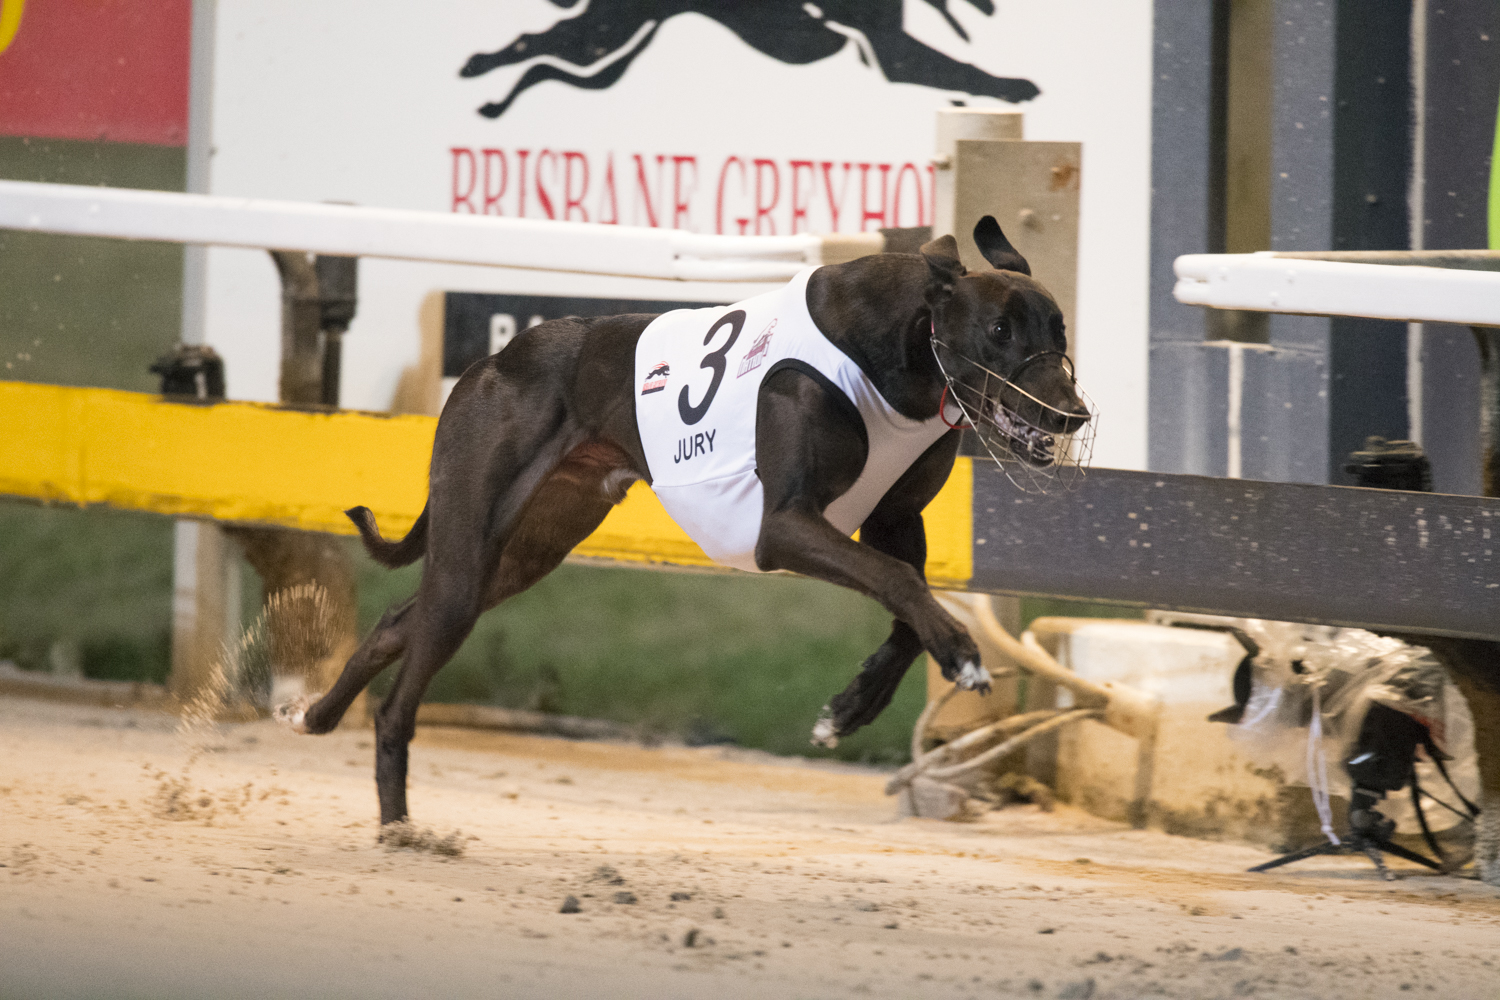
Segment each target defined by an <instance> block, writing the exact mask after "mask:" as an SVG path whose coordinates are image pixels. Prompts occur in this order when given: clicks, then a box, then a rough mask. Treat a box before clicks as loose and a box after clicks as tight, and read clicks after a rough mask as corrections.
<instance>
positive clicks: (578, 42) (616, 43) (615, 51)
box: [459, 0, 1041, 118]
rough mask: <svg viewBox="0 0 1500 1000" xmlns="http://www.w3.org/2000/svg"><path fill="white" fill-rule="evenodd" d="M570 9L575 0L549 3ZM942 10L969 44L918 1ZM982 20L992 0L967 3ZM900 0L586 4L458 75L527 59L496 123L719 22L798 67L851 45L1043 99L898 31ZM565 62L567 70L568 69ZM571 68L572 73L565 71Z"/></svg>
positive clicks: (918, 76)
mask: <svg viewBox="0 0 1500 1000" xmlns="http://www.w3.org/2000/svg"><path fill="white" fill-rule="evenodd" d="M551 2H552V3H553V4H554V5H556V6H558V7H562V8H564V9H569V8H572V7H574V6H576V5H577V3H578V0H551ZM922 2H923V3H926V4H927V5H928V6H930V7H933V8H936V9H937V11H938V12H939V13H940V14H942V15H943V17H944V19H946V20H947V22H948V25H949V27H951V28H952V29H953V30H954V31H955V32H957V33H958V36H959V37H960V38H962V39H963V40H964V41H965V42H967V41H968V40H969V35H968V32H966V31H964V29H963V25H961V24H959V22H958V20H957V19H956V18H955V17H954V16H953V14H952V13H951V12H950V11H949V10H948V2H949V0H922ZM966 2H967V3H968V4H969V5H970V6H972V7H975V8H976V9H978V10H979V11H981V12H982V13H983V14H984V15H985V16H986V17H988V16H992V15H993V14H994V13H995V5H994V2H993V0H966ZM902 3H903V0H819V2H817V3H809V2H805V0H589V3H588V6H587V7H586V8H585V9H584V11H583V13H581V14H578V15H576V16H574V17H570V18H567V19H565V20H562V21H559V22H558V23H557V24H555V25H553V26H552V27H551V28H549V29H548V30H547V31H544V32H542V33H541V34H539V35H522V36H521V37H520V38H517V39H516V40H515V41H513V42H511V43H510V44H509V45H507V46H505V48H503V49H500V50H499V51H498V52H487V53H486V52H481V53H478V54H476V55H473V56H471V57H470V58H469V61H468V62H467V63H465V64H464V68H463V69H462V70H460V71H459V75H460V76H466V77H471V76H480V75H482V74H484V73H488V72H489V71H490V70H492V69H498V68H499V67H501V66H514V65H516V64H518V63H524V62H531V65H530V66H528V67H527V69H526V72H525V73H523V74H522V75H521V79H520V80H519V81H518V82H517V83H516V85H515V86H514V87H512V88H511V90H510V93H509V94H506V95H505V98H504V99H503V100H500V101H495V102H491V103H489V104H486V105H484V106H483V107H481V108H480V109H479V113H480V114H482V115H484V116H485V117H486V118H499V117H500V116H501V115H503V114H505V112H506V110H507V109H508V108H509V107H510V106H511V105H512V104H514V103H515V101H516V98H518V97H520V96H521V94H523V93H524V92H525V91H527V90H529V89H531V88H532V87H535V86H536V85H537V84H539V83H542V82H544V81H546V80H561V81H562V82H563V83H569V84H572V85H573V86H575V87H582V88H584V89H585V90H603V89H605V88H607V87H612V86H614V84H615V82H616V81H617V80H619V79H620V77H622V76H624V75H625V71H626V70H627V69H629V68H630V64H631V63H632V62H634V61H635V58H636V56H638V55H640V54H641V53H642V52H643V51H645V49H646V46H648V45H650V44H651V39H652V38H654V37H655V36H656V32H657V30H658V29H659V28H660V27H661V26H662V24H663V22H665V21H666V20H667V19H668V18H670V17H675V16H677V15H678V14H688V13H695V14H702V15H703V16H704V17H709V18H712V19H713V20H715V21H718V22H719V23H720V24H722V25H724V27H726V28H728V29H729V30H730V31H732V32H734V33H735V34H736V35H738V36H739V37H740V39H741V40H742V41H744V42H745V43H746V44H748V45H750V46H752V47H754V48H756V49H758V50H760V51H761V52H764V53H765V54H766V55H768V56H771V57H772V58H773V59H778V60H780V61H781V62H784V63H787V64H789V65H793V66H802V65H806V64H807V63H812V62H817V61H818V60H819V59H826V58H828V57H829V56H831V55H833V54H834V53H835V52H838V51H839V50H840V49H842V48H843V47H844V46H845V45H847V44H849V43H850V42H851V41H852V42H853V43H854V44H855V46H856V47H857V49H858V51H859V57H860V60H861V61H862V62H864V63H865V65H867V66H868V65H872V64H873V65H875V66H876V67H878V68H879V70H880V72H881V73H883V74H884V75H885V78H886V79H887V80H890V81H891V82H892V83H915V84H920V85H922V86H924V87H933V88H936V89H938V90H952V91H958V92H961V93H965V94H971V95H974V96H976V97H996V98H999V99H1000V100H1002V101H1009V102H1011V103H1013V104H1018V103H1020V102H1021V101H1029V100H1031V99H1032V98H1033V97H1035V96H1037V94H1039V93H1041V91H1040V90H1038V89H1037V87H1036V85H1035V84H1034V83H1032V82H1031V81H1030V80H1022V79H1016V78H1010V77H1002V76H991V75H990V74H989V73H986V72H985V71H984V70H982V69H980V68H979V67H977V66H972V65H970V64H969V63H965V62H959V61H958V60H957V59H953V58H952V57H950V56H947V55H945V54H944V53H942V52H939V51H938V50H937V49H934V48H931V47H929V46H927V45H924V44H923V43H922V42H920V41H918V40H917V39H915V38H913V37H912V36H910V35H908V34H907V33H906V32H905V31H903V30H902V23H901V12H902ZM563 64H566V65H563ZM569 67H571V68H569Z"/></svg>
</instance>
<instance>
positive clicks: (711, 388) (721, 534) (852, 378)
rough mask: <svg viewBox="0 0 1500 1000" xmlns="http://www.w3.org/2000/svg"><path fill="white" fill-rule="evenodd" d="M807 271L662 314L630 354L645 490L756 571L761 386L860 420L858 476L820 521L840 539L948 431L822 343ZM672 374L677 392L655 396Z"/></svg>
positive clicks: (708, 543) (712, 547)
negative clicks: (907, 410)
mask: <svg viewBox="0 0 1500 1000" xmlns="http://www.w3.org/2000/svg"><path fill="white" fill-rule="evenodd" d="M814 270H815V269H814V268H808V269H807V270H805V271H803V272H802V273H800V274H798V275H797V277H795V278H793V279H792V280H791V282H790V283H788V284H787V285H786V286H785V287H783V288H780V289H777V290H776V291H772V292H766V293H765V294H763V295H757V296H755V297H754V298H751V299H746V300H745V301H743V302H737V303H735V304H734V305H731V306H716V307H713V308H708V309H679V310H676V311H674V312H669V313H664V314H663V315H661V316H658V317H657V318H656V319H655V320H653V321H652V323H651V325H650V326H648V327H646V329H645V331H644V332H642V334H641V338H640V340H639V341H638V342H637V344H636V349H635V368H636V377H637V378H639V379H640V381H641V387H642V388H641V393H640V395H638V396H637V397H636V409H635V412H636V425H637V426H638V428H639V429H640V432H641V443H642V445H643V446H644V447H645V452H646V464H647V465H648V467H649V468H650V471H651V488H652V490H653V491H655V493H656V495H657V497H658V498H659V499H660V500H661V503H662V506H663V507H665V508H666V511H667V513H668V514H670V515H671V516H672V520H674V521H676V522H677V524H678V525H679V526H680V527H681V528H682V530H684V531H686V532H687V533H688V536H689V537H690V538H692V539H693V541H695V542H697V543H698V545H699V546H700V547H701V548H702V549H703V551H704V552H705V553H707V554H708V556H709V558H711V559H713V560H714V561H715V562H718V563H722V564H723V565H725V566H733V567H735V568H737V569H745V570H755V569H756V565H755V543H756V541H757V540H758V539H759V537H760V521H761V512H762V507H763V506H764V502H765V500H764V494H763V493H762V491H761V485H760V478H759V477H758V476H757V475H756V471H755V465H756V463H755V411H756V403H757V400H758V398H759V394H760V385H761V383H762V382H763V381H764V380H765V379H766V378H768V377H769V376H770V375H771V374H772V373H774V372H777V371H780V370H781V369H782V368H785V367H793V368H796V369H798V370H800V371H802V372H803V373H804V374H807V375H809V376H810V377H812V378H815V379H817V380H818V381H819V382H820V383H822V384H823V387H824V388H825V390H829V391H832V392H837V393H841V394H843V395H844V396H845V397H846V398H847V399H848V400H849V402H850V403H852V404H853V405H854V407H855V409H857V410H858V411H859V415H860V417H861V419H862V420H863V421H864V425H865V432H866V436H867V437H868V440H869V452H868V456H867V458H866V460H865V468H864V471H863V472H862V473H861V474H860V477H859V479H858V480H857V481H856V482H855V484H854V485H853V486H852V487H851V488H850V489H849V492H847V493H845V494H844V495H843V496H841V497H839V498H838V499H836V500H835V501H834V502H833V503H832V504H830V505H829V506H828V509H827V510H825V511H824V512H823V516H824V517H826V518H827V519H828V521H829V522H830V523H831V524H833V525H834V526H835V527H836V528H838V529H839V530H840V531H842V532H844V533H845V534H853V533H854V531H855V530H856V529H857V528H858V527H859V526H860V525H861V524H863V523H864V520H865V518H867V517H869V515H870V512H871V511H872V510H874V509H875V505H876V504H877V503H879V502H880V498H881V497H883V496H884V495H885V493H886V491H887V490H889V489H890V488H891V487H892V486H893V485H895V482H896V480H897V479H899V478H900V477H901V474H902V473H903V472H905V471H906V470H907V469H908V468H910V467H911V464H912V463H913V462H915V461H916V460H917V459H918V458H920V457H921V455H922V453H923V452H925V451H926V450H927V449H928V448H929V447H931V445H932V444H933V442H935V441H936V440H937V439H938V438H940V437H942V436H943V435H944V434H945V433H947V431H948V427H947V426H946V425H945V424H944V423H943V422H942V420H941V418H940V417H934V418H933V419H931V420H926V421H917V420H910V419H908V418H906V417H903V416H902V415H901V414H899V413H897V412H896V411H895V410H894V409H892V408H891V406H890V404H889V403H887V402H886V401H885V399H884V398H882V397H881V395H880V393H879V391H878V390H876V388H875V386H874V384H873V383H871V382H870V379H869V377H868V376H866V375H865V373H864V372H862V371H860V369H859V366H858V365H856V364H855V363H854V362H853V361H852V360H851V359H850V358H849V356H848V355H846V354H844V353H843V352H842V351H840V350H839V349H838V348H837V347H835V346H834V345H833V344H832V343H831V342H830V341H829V340H828V338H827V337H825V336H823V333H822V331H820V330H819V329H818V327H817V324H816V323H814V322H813V318H812V314H811V313H809V312H808V309H807V281H808V278H809V277H810V276H811V275H812V273H813V271H814ZM750 331H755V332H754V334H753V335H751V333H750ZM674 370H675V371H676V372H677V377H676V379H674V382H673V388H674V390H675V391H672V392H668V391H663V390H665V388H666V385H665V383H666V379H667V374H668V372H670V371H674ZM656 381H660V382H661V383H662V384H661V385H660V386H655V385H654V383H655V382H656ZM653 386H654V387H653Z"/></svg>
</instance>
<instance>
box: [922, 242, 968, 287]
mask: <svg viewBox="0 0 1500 1000" xmlns="http://www.w3.org/2000/svg"><path fill="white" fill-rule="evenodd" d="M920 252H921V254H922V259H923V260H925V261H927V277H928V283H929V285H930V286H932V290H934V291H939V292H942V293H944V294H946V293H948V292H951V291H953V283H954V282H955V281H957V280H958V279H959V278H961V277H963V274H964V265H963V262H962V261H960V260H959V259H958V241H957V240H955V239H954V238H953V237H952V236H951V235H950V236H939V237H938V238H937V239H935V240H932V241H931V242H929V243H924V244H922V249H921V251H920Z"/></svg>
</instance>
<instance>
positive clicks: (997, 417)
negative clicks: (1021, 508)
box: [933, 338, 1098, 493]
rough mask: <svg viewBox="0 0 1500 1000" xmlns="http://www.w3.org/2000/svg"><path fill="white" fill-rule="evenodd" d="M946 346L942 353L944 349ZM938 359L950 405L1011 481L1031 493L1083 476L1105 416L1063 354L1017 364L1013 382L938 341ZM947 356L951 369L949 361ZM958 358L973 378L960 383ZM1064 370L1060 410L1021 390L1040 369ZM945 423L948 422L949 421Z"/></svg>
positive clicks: (1064, 486) (1060, 486)
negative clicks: (1023, 380)
mask: <svg viewBox="0 0 1500 1000" xmlns="http://www.w3.org/2000/svg"><path fill="white" fill-rule="evenodd" d="M939 348H941V349H942V350H939ZM933 354H934V355H935V356H936V357H937V359H938V367H939V368H940V369H941V370H942V372H943V377H944V379H945V380H946V381H947V386H946V390H945V393H944V406H945V407H946V406H947V405H948V401H949V400H951V401H952V404H953V405H956V407H957V408H958V410H959V411H960V412H961V414H962V422H961V423H959V422H953V421H950V423H953V425H954V426H965V425H966V426H967V427H968V428H969V429H972V430H973V431H974V434H975V436H976V437H977V438H978V439H979V443H980V444H981V445H982V446H983V448H984V450H985V451H986V452H987V453H988V454H989V456H990V457H991V458H992V459H994V460H995V462H996V464H998V465H999V466H1000V468H1001V470H1002V471H1004V473H1005V475H1006V477H1007V478H1008V479H1009V480H1010V481H1011V482H1012V483H1014V484H1015V485H1016V486H1017V487H1018V488H1019V489H1021V490H1022V491H1023V492H1026V493H1048V492H1051V491H1055V490H1058V489H1063V490H1068V489H1072V488H1073V486H1074V485H1076V483H1077V481H1078V479H1079V478H1081V477H1082V476H1083V475H1084V472H1085V470H1086V469H1087V468H1088V465H1089V461H1090V460H1091V459H1092V458H1093V452H1094V433H1095V427H1096V426H1097V424H1098V411H1097V410H1096V409H1095V407H1094V406H1093V403H1092V401H1091V400H1090V399H1089V397H1088V394H1087V393H1085V392H1083V391H1082V390H1081V389H1079V388H1078V385H1077V382H1076V380H1075V378H1074V376H1073V365H1072V362H1071V361H1069V360H1068V358H1067V356H1066V355H1065V354H1063V353H1062V352H1060V351H1045V352H1042V353H1040V354H1034V355H1032V356H1031V357H1029V358H1027V359H1026V360H1024V361H1022V362H1021V363H1020V364H1019V365H1017V366H1016V369H1015V371H1013V372H1011V374H1010V376H1009V377H1007V376H1004V375H1000V374H998V373H996V372H993V371H990V370H989V369H988V368H986V367H984V366H983V365H981V364H979V363H978V362H976V361H974V360H973V359H971V358H967V357H964V356H963V355H960V354H958V353H957V352H954V351H952V349H951V348H949V347H948V345H946V344H944V343H942V342H941V341H939V340H937V339H936V338H934V339H933ZM943 354H948V355H949V356H950V364H948V365H945V364H944V363H943ZM952 359H957V360H961V361H963V362H965V363H966V366H967V367H969V368H970V369H972V371H973V372H974V375H972V376H970V377H969V378H967V379H959V378H956V377H955V373H954V372H953V370H952V369H953V368H955V367H957V366H955V365H952V364H951V360H952ZM1048 364H1050V365H1057V366H1058V367H1059V369H1060V371H1059V372H1058V373H1055V374H1057V375H1059V376H1061V377H1060V378H1057V379H1055V380H1054V381H1055V382H1056V383H1057V385H1059V386H1061V385H1066V387H1067V389H1066V391H1065V392H1064V393H1063V396H1065V397H1066V398H1062V397H1060V398H1059V399H1058V400H1057V403H1058V404H1061V405H1054V404H1053V403H1049V402H1047V401H1046V400H1044V399H1042V398H1040V397H1039V396H1036V395H1033V394H1032V393H1031V392H1028V391H1027V390H1025V389H1023V388H1021V387H1020V386H1019V385H1018V384H1017V382H1016V380H1017V378H1019V377H1020V376H1021V374H1022V372H1023V371H1024V370H1026V369H1027V368H1029V367H1032V366H1034V365H1048ZM944 419H945V420H946V419H948V418H947V417H946V416H945V417H944Z"/></svg>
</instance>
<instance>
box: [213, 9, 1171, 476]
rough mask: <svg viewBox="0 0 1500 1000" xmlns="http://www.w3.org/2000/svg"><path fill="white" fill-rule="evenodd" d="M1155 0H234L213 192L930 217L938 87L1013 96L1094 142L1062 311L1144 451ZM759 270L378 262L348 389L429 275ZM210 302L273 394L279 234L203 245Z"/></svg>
mask: <svg viewBox="0 0 1500 1000" xmlns="http://www.w3.org/2000/svg"><path fill="white" fill-rule="evenodd" d="M1151 16H1152V8H1151V4H1150V3H1148V2H1146V0H1119V2H1114V3H1107V4H1106V3H1100V2H1098V0H1051V2H1048V3H1038V2H1029V3H1023V2H1019V0H998V2H993V3H992V2H991V0H946V2H945V0H904V2H903V0H839V2H823V3H818V4H814V3H804V2H800V0H744V2H738V3H726V2H722V0H675V2H667V0H655V2H653V0H571V2H569V0H505V2H500V3H497V2H494V0H485V2H480V0H447V2H445V3H442V4H431V5H425V6H423V5H419V6H415V7H414V6H412V5H411V4H409V3H400V2H396V0H364V2H361V3H354V2H351V0H319V2H317V3H306V2H301V3H290V2H285V0H219V2H218V5H217V15H216V23H215V32H214V36H215V39H216V43H215V47H214V52H213V55H212V58H213V93H212V114H211V125H210V131H211V139H210V140H209V142H210V145H211V147H212V158H211V167H210V173H209V191H210V192H211V193H214V194H230V195H254V196H262V197H271V198H289V199H300V200H308V201H345V202H355V203H358V204H364V205H381V206H390V207H400V208H416V209H426V210H431V211H443V212H448V211H457V212H476V213H484V212H488V213H498V214H503V215H508V216H517V215H523V216H526V217H529V218H556V219H571V220H574V221H584V220H586V221H590V222H603V223H616V224H622V225H646V226H661V227H675V228H681V229H687V230H691V231H694V232H700V233H718V232H723V233H742V232H743V233H762V234H768V233H777V234H786V233H791V232H827V231H858V230H862V229H875V228H882V227H895V226H915V225H927V224H930V222H931V217H932V172H931V169H930V164H929V159H930V157H931V154H932V149H933V144H934V128H935V112H936V111H937V110H938V109H940V108H945V107H950V106H952V102H954V101H963V102H966V103H968V104H970V105H972V106H984V107H999V108H1007V109H1014V110H1020V111H1023V112H1024V113H1025V115H1026V119H1025V131H1026V137H1027V138H1028V139H1043V140H1062V141H1081V142H1082V143H1083V150H1084V153H1083V155H1084V161H1083V189H1082V227H1081V237H1080V240H1081V246H1080V261H1079V289H1080V294H1079V306H1078V315H1077V316H1073V317H1068V319H1069V326H1070V328H1071V330H1072V331H1073V336H1074V338H1075V345H1076V354H1077V357H1078V363H1079V375H1080V379H1081V381H1082V382H1083V384H1084V385H1085V386H1086V387H1087V388H1088V390H1089V392H1090V394H1091V395H1092V396H1093V397H1094V399H1095V400H1096V401H1097V403H1098V404H1099V406H1100V409H1101V412H1102V415H1103V420H1102V422H1101V425H1100V431H1099V441H1098V448H1097V450H1096V453H1095V458H1096V461H1097V462H1099V463H1100V464H1102V465H1112V466H1121V467H1142V466H1143V465H1144V461H1145V434H1146V420H1145V413H1146V407H1145V392H1146V357H1147V349H1146V348H1147V333H1146V323H1147V305H1146V292H1147V270H1146V268H1147V256H1146V255H1147V238H1148V227H1149V217H1150V215H1149V197H1150V120H1151V119H1150V98H1151V72H1150V67H1151ZM193 141H194V142H200V143H201V142H203V141H204V139H203V137H202V136H201V135H199V136H195V137H194V139H193ZM1001 222H1002V225H1004V224H1006V220H1001ZM961 224H965V225H968V224H972V221H970V222H967V223H963V222H961ZM759 287H760V286H744V285H703V284H696V283H691V284H690V283H673V282H666V281H640V280H630V279H622V278H603V277H592V276H583V275H565V274H548V273H542V272H530V271H520V270H498V269H485V268H474V267H458V266H449V265H424V264H411V263H402V262H390V261H375V260H366V261H362V262H361V272H360V303H359V314H358V316H357V318H356V319H355V321H354V324H353V326H352V328H351V330H350V332H349V334H348V336H347V337H346V339H345V341H344V345H345V346H344V351H345V354H344V374H343V379H344V381H343V392H342V399H343V402H344V405H346V406H352V407H363V408H369V409H386V408H388V407H390V406H391V404H392V399H393V396H394V393H395V391H396V386H397V383H398V381H399V380H400V379H401V376H402V372H403V371H404V370H406V369H407V368H409V367H410V366H412V365H414V364H415V363H416V362H417V358H418V353H419V346H420V345H419V342H420V337H419V322H421V321H422V317H421V316H420V313H421V312H422V309H423V303H424V301H428V302H430V301H431V300H430V299H429V296H430V295H431V294H432V293H438V292H444V291H455V292H511V293H530V294H551V295H596V296H605V297H614V298H649V299H695V300H703V301H731V300H733V299H735V298H740V297H743V296H745V295H748V294H752V293H753V292H755V291H758V290H759ZM428 308H429V310H430V309H431V306H430V305H429V306H428ZM427 319H428V321H429V322H430V321H431V317H428V318H427ZM205 322H206V330H207V339H208V340H209V342H210V343H212V344H213V345H214V346H215V347H216V348H217V349H218V350H219V351H221V352H222V353H223V354H224V355H225V357H226V365H227V371H228V378H229V391H230V395H231V396H232V397H234V398H237V399H263V400H273V399H275V398H276V364H277V357H278V348H277V344H278V329H279V326H278V324H279V302H278V298H277V285H276V277H275V272H274V270H273V268H272V266H271V262H270V260H269V258H268V256H267V255H265V254H262V253H257V252H254V251H240V250H227V249H215V250H211V251H210V252H209V264H208V281H207V311H206V319H205Z"/></svg>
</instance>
